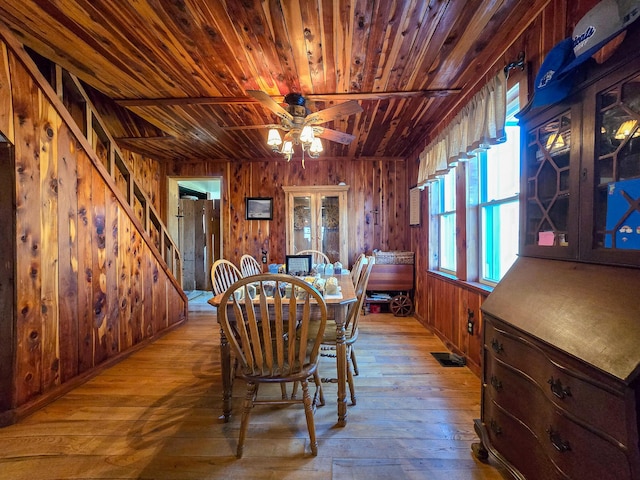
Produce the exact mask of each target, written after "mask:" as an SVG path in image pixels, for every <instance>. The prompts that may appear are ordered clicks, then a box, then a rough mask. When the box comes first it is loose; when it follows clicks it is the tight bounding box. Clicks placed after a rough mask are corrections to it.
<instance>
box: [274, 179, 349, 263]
mask: <svg viewBox="0 0 640 480" xmlns="http://www.w3.org/2000/svg"><path fill="white" fill-rule="evenodd" d="M282 189H283V190H284V192H285V194H286V209H287V225H286V228H287V252H288V253H290V254H295V253H296V252H299V251H301V250H310V249H311V250H319V251H321V252H323V253H324V254H325V255H327V256H328V257H329V260H331V262H338V261H339V262H341V263H342V264H343V265H348V262H349V251H348V248H349V242H348V232H349V230H348V224H347V219H348V212H347V191H348V190H349V186H348V185H320V186H312V187H309V186H292V187H282Z"/></svg>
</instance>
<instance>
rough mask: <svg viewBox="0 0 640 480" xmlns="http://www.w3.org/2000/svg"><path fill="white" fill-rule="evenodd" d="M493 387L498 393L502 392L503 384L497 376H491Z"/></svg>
mask: <svg viewBox="0 0 640 480" xmlns="http://www.w3.org/2000/svg"><path fill="white" fill-rule="evenodd" d="M491 386H492V387H493V388H495V389H496V390H498V391H499V390H502V382H501V381H500V380H498V377H496V376H495V375H491Z"/></svg>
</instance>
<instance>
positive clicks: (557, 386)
mask: <svg viewBox="0 0 640 480" xmlns="http://www.w3.org/2000/svg"><path fill="white" fill-rule="evenodd" d="M547 383H548V384H549V385H551V392H552V393H553V394H554V395H555V396H556V397H558V398H560V399H564V398H565V397H570V396H571V389H570V388H569V387H563V386H562V382H561V381H560V379H559V378H558V379H557V380H554V379H553V377H551V378H550V379H549V380H547Z"/></svg>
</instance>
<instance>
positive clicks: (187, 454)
mask: <svg viewBox="0 0 640 480" xmlns="http://www.w3.org/2000/svg"><path fill="white" fill-rule="evenodd" d="M190 308H192V309H193V310H192V311H190V313H189V322H188V323H187V324H186V325H185V326H183V327H181V328H179V329H178V330H176V331H173V332H171V333H169V334H168V335H166V336H164V337H162V338H160V339H159V340H158V341H156V342H155V343H154V344H153V345H151V346H149V347H147V348H145V349H143V350H141V351H139V352H137V353H135V354H133V355H132V356H131V357H129V358H127V359H126V360H124V361H122V362H121V363H119V364H118V365H116V366H114V367H112V368H110V369H109V370H107V371H105V372H103V373H102V374H101V375H99V376H97V377H96V378H94V379H92V380H90V381H89V382H87V383H86V384H84V385H82V386H81V387H79V388H77V389H75V390H74V391H72V392H70V393H68V394H67V395H65V396H64V397H61V398H60V399H58V400H56V401H55V402H53V403H51V404H50V405H48V406H47V407H45V408H44V409H42V410H40V411H38V412H36V413H35V414H33V415H32V416H30V417H28V418H26V419H24V420H23V421H22V422H20V423H19V424H17V425H12V426H9V427H6V428H3V429H0V478H2V479H7V480H20V479H25V480H26V479H28V480H31V479H38V480H51V479H185V480H192V479H213V478H224V479H227V478H228V479H254V478H255V479H285V478H286V479H298V478H300V479H339V480H342V479H367V480H370V479H373V480H376V479H405V478H406V479H430V480H431V479H433V480H439V479H447V480H455V479H487V480H490V479H502V478H503V476H502V475H501V473H500V471H499V470H498V469H497V468H496V467H495V466H494V464H483V463H481V462H479V461H477V460H476V459H475V458H474V457H473V455H472V453H471V449H470V446H471V443H472V442H475V441H476V440H477V439H476V436H475V434H474V431H473V419H474V418H477V417H478V416H479V412H480V405H479V401H480V381H479V380H478V378H477V377H476V376H475V375H473V374H472V373H471V372H470V371H469V370H467V369H466V368H464V367H463V368H444V367H441V366H440V365H439V364H438V363H437V361H436V360H435V359H434V358H433V357H432V356H431V355H430V354H429V352H432V351H445V349H444V347H443V345H442V343H441V342H440V341H439V340H438V339H437V338H436V337H435V336H433V335H432V334H430V333H429V332H428V331H426V330H425V329H424V327H422V326H421V325H420V324H419V323H418V322H417V321H416V320H415V319H413V318H397V317H394V316H393V315H391V314H372V315H366V316H363V317H361V336H360V338H359V339H358V343H357V344H356V348H357V355H358V365H359V367H360V375H359V376H358V377H356V386H357V387H356V388H357V399H358V404H357V405H355V406H351V405H350V406H349V407H348V424H347V426H346V427H344V428H339V427H336V426H335V424H336V419H337V413H336V403H335V398H336V386H335V384H325V386H324V388H325V397H326V399H327V404H326V406H324V407H321V408H319V409H318V410H317V412H316V416H315V422H316V430H317V434H318V443H319V453H318V456H317V457H313V456H311V454H310V453H309V445H308V443H309V440H308V434H307V430H306V424H305V420H304V412H303V410H302V409H301V408H299V407H298V406H289V407H274V408H271V407H266V408H265V407H256V408H255V409H254V413H253V415H252V418H251V423H250V425H249V432H248V438H247V441H246V443H245V450H244V457H243V458H242V459H241V460H237V459H236V458H235V456H234V453H235V448H236V442H237V438H238V430H239V417H238V416H234V417H233V418H232V420H231V422H230V423H227V424H225V423H222V422H221V421H220V420H219V419H218V416H219V415H220V413H221V405H222V400H221V380H220V376H219V346H218V342H219V334H218V328H217V324H216V322H215V316H214V313H213V309H212V308H211V307H209V306H208V305H206V304H203V303H198V302H193V304H192V305H191V307H190ZM321 368H322V370H321V375H322V373H323V372H326V375H331V373H332V369H334V368H335V363H334V360H332V359H323V363H322V364H321ZM261 393H263V392H261ZM243 394H244V385H243V384H242V383H241V382H236V385H235V387H234V398H233V405H234V411H235V412H238V411H239V405H240V401H241V399H242V396H243Z"/></svg>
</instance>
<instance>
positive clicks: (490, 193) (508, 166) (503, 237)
mask: <svg viewBox="0 0 640 480" xmlns="http://www.w3.org/2000/svg"><path fill="white" fill-rule="evenodd" d="M519 109H520V104H519V99H518V84H516V85H515V86H514V87H513V88H511V89H510V90H509V91H508V92H507V123H506V128H505V130H506V134H507V141H506V142H505V143H501V144H498V145H494V146H492V147H491V148H490V149H489V150H487V151H484V152H482V153H481V154H479V155H478V181H479V185H478V193H479V199H478V207H479V213H480V222H479V223H478V225H479V230H480V231H479V235H478V238H479V240H480V241H479V248H480V251H479V258H480V272H479V274H480V281H481V282H485V283H490V284H493V283H497V282H499V281H500V279H501V278H502V277H503V276H504V274H505V273H506V272H507V270H508V269H509V268H510V267H511V265H512V264H513V262H514V261H515V259H516V256H517V253H518V226H519V203H518V193H519V191H520V128H519V127H518V126H517V120H516V118H515V113H516V112H517V111H518V110H519ZM470 203H473V202H470Z"/></svg>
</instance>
